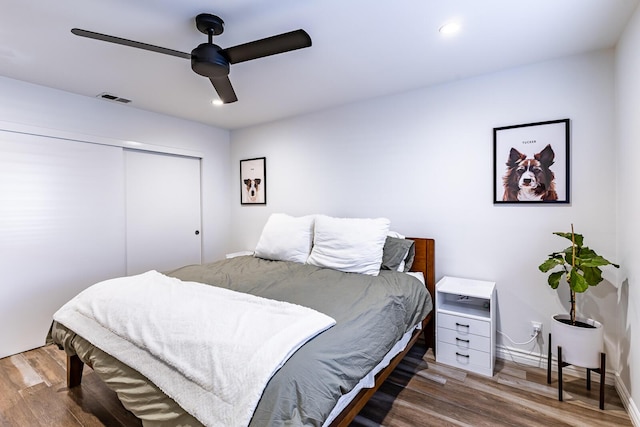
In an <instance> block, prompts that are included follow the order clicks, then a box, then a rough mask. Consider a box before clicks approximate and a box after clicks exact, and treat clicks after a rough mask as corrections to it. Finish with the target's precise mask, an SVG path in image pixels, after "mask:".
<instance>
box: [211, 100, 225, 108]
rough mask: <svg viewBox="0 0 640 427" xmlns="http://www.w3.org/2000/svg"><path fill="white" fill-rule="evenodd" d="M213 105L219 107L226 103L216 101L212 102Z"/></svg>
mask: <svg viewBox="0 0 640 427" xmlns="http://www.w3.org/2000/svg"><path fill="white" fill-rule="evenodd" d="M211 104H213V105H215V106H216V107H219V106H220V105H224V102H222V100H221V99H217V98H216V99H214V100H213V101H211Z"/></svg>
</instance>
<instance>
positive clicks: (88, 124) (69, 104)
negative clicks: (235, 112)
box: [0, 77, 231, 261]
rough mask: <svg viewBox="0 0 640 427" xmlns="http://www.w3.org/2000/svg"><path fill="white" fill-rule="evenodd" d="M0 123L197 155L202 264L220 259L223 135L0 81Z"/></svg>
mask: <svg viewBox="0 0 640 427" xmlns="http://www.w3.org/2000/svg"><path fill="white" fill-rule="evenodd" d="M0 94H2V95H1V96H0V120H1V121H5V122H12V123H19V124H26V125H30V126H37V127H40V128H50V129H55V130H62V131H66V132H71V133H76V134H77V135H78V136H79V138H81V135H82V134H87V135H91V136H98V137H103V138H111V139H116V140H121V141H135V142H141V143H145V144H152V145H159V146H165V147H174V148H180V149H185V150H191V151H197V152H199V153H200V154H201V155H202V222H203V224H202V230H201V231H202V233H203V234H202V239H203V260H204V261H213V260H215V259H219V258H222V257H224V254H225V253H226V252H227V245H228V243H229V229H228V223H229V220H230V219H229V199H230V198H231V195H230V185H231V184H230V181H229V180H230V174H231V165H230V164H229V156H230V152H229V132H228V131H226V130H222V129H217V128H214V127H211V126H206V125H203V124H199V123H195V122H190V121H187V120H182V119H177V118H174V117H169V116H164V115H160V114H156V113H151V112H146V111H142V110H138V109H135V108H132V107H130V106H125V105H120V104H115V103H111V102H108V101H105V100H102V99H97V98H91V97H86V96H79V95H75V94H71V93H67V92H63V91H59V90H55V89H50V88H45V87H42V86H37V85H33V84H29V83H25V82H21V81H18V80H13V79H9V78H6V77H0Z"/></svg>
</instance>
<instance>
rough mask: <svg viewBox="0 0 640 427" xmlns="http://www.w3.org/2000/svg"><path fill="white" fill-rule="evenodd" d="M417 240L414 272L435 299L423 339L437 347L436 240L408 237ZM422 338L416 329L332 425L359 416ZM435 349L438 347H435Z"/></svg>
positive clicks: (338, 426) (342, 426)
mask: <svg viewBox="0 0 640 427" xmlns="http://www.w3.org/2000/svg"><path fill="white" fill-rule="evenodd" d="M408 239H411V240H413V241H415V248H416V257H415V259H414V261H413V265H412V267H411V271H421V272H422V273H423V274H424V279H425V285H426V286H427V289H428V290H429V293H430V294H431V300H432V301H433V306H434V307H433V309H432V310H431V313H429V314H428V315H427V317H425V319H424V321H423V322H422V331H424V339H425V342H426V343H427V348H429V347H433V346H434V343H435V342H434V337H435V323H436V322H435V321H433V316H434V312H435V301H436V300H435V296H436V271H435V270H436V269H435V240H433V239H422V238H414V237H408ZM419 337H420V331H419V330H417V331H415V332H414V333H413V335H412V336H411V340H410V341H409V343H408V344H407V347H406V348H405V349H404V350H403V351H402V352H400V353H399V354H398V355H397V356H396V357H394V358H393V359H391V362H390V363H389V365H388V366H387V367H386V368H384V369H383V370H382V371H380V372H379V373H378V375H376V381H375V385H374V386H373V387H372V388H365V389H362V390H360V393H358V394H357V395H356V397H355V398H354V399H353V400H352V401H351V403H349V405H348V406H347V407H346V408H344V410H343V411H342V412H341V413H340V414H338V416H337V417H336V418H335V419H334V420H333V421H332V422H331V427H346V426H348V425H349V424H350V423H351V421H353V419H354V418H355V417H356V415H358V413H359V412H360V411H361V410H362V408H364V406H365V405H366V404H367V402H368V401H369V399H370V398H371V396H373V395H374V394H375V392H376V391H377V390H378V388H380V386H381V385H382V383H383V382H384V381H385V380H386V379H387V377H388V376H389V375H390V374H391V372H393V370H394V369H395V368H396V366H398V364H399V363H400V361H401V360H402V359H403V358H404V356H406V355H407V353H408V352H409V350H411V348H412V347H413V346H414V344H415V343H416V341H418V338H419ZM434 350H435V347H434Z"/></svg>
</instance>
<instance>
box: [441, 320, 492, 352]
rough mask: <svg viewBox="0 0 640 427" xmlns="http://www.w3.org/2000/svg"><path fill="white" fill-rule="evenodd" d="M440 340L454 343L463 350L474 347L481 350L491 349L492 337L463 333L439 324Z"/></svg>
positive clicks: (488, 350) (487, 350)
mask: <svg viewBox="0 0 640 427" xmlns="http://www.w3.org/2000/svg"><path fill="white" fill-rule="evenodd" d="M437 336H438V342H439V343H440V342H442V343H447V344H452V345H454V346H456V347H457V348H459V349H461V350H467V349H474V350H479V351H485V352H490V351H491V338H489V337H484V336H482V335H474V334H466V333H465V334H461V333H459V332H458V331H456V330H454V329H447V328H441V327H439V326H438V331H437Z"/></svg>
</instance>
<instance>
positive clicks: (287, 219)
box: [254, 213, 314, 264]
mask: <svg viewBox="0 0 640 427" xmlns="http://www.w3.org/2000/svg"><path fill="white" fill-rule="evenodd" d="M313 221H314V216H313V215H307V216H303V217H297V218H296V217H292V216H289V215H286V214H282V213H274V214H271V216H270V217H269V219H268V220H267V223H266V224H265V226H264V228H263V229H262V234H261V235H260V240H259V241H258V245H257V246H256V251H255V254H254V256H256V257H258V258H265V259H271V260H275V261H293V262H299V263H301V264H304V263H305V261H306V260H307V258H308V257H309V253H310V252H311V244H312V242H313Z"/></svg>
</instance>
